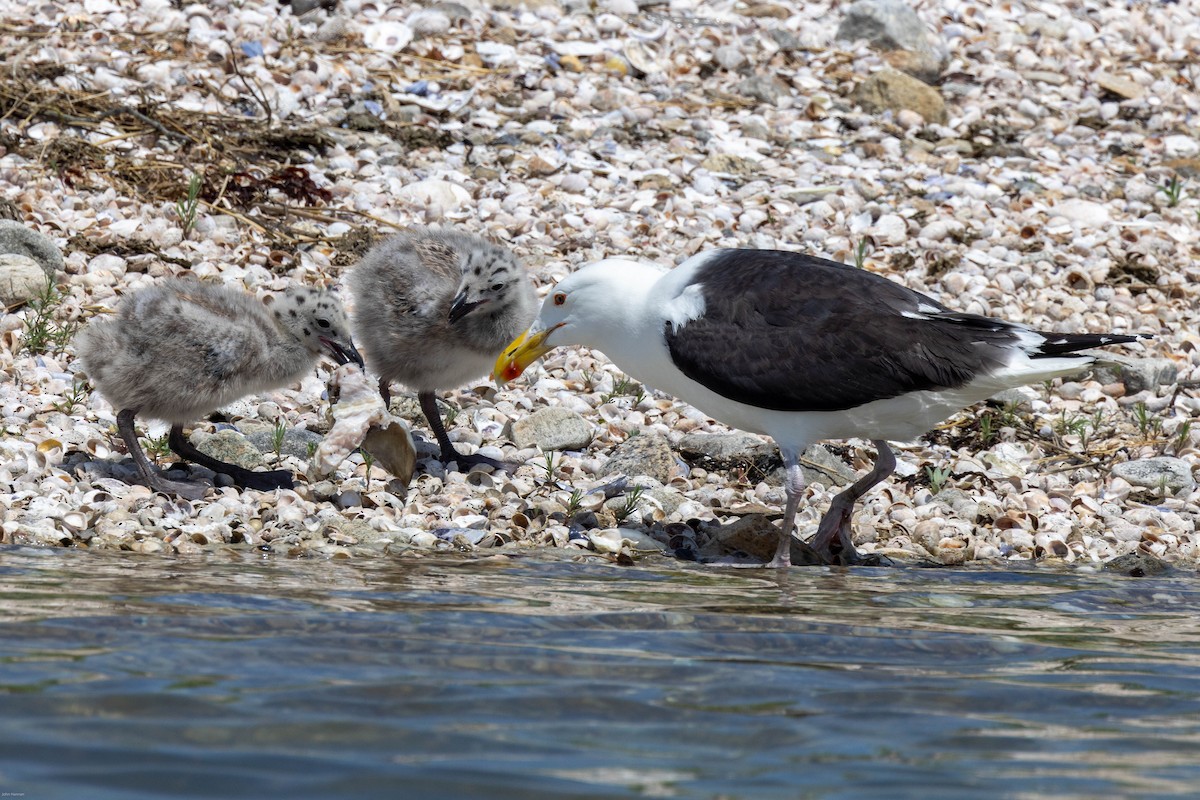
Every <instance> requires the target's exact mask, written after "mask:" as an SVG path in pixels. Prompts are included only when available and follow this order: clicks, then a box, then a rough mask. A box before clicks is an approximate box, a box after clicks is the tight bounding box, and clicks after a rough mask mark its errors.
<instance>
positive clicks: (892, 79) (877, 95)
mask: <svg viewBox="0 0 1200 800" xmlns="http://www.w3.org/2000/svg"><path fill="white" fill-rule="evenodd" d="M853 100H854V102H856V103H858V104H859V105H860V106H862V107H863V110H864V111H867V112H869V113H872V114H878V113H882V112H884V111H891V112H892V113H894V114H895V113H899V112H901V111H903V110H905V109H908V110H909V111H915V112H917V113H918V114H920V115H921V117H922V118H923V119H924V120H925V121H926V122H937V123H940V124H945V122H946V121H947V120H948V119H949V115H947V114H946V103H945V101H943V100H942V96H941V95H940V94H938V91H937V89H934V88H933V87H932V86H930V85H928V84H926V83H922V82H921V81H919V80H917V79H916V78H914V77H912V76H911V75H905V74H904V73H902V72H896V71H894V70H890V69H889V70H883V71H881V72H876V73H875V74H874V75H872V76H871V77H869V78H867V79H866V80H865V81H863V82H862V83H860V84H859V85H858V88H857V89H855V90H854V95H853Z"/></svg>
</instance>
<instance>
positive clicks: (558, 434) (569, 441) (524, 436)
mask: <svg viewBox="0 0 1200 800" xmlns="http://www.w3.org/2000/svg"><path fill="white" fill-rule="evenodd" d="M594 430H595V426H593V425H592V423H590V422H588V421H587V420H586V419H584V418H583V417H582V416H581V415H580V414H578V413H576V412H574V411H570V410H568V409H565V408H558V407H556V406H551V407H549V408H541V409H538V410H537V411H534V412H533V413H532V414H528V415H526V416H523V417H521V418H520V419H518V420H516V421H515V422H513V423H512V440H513V444H515V445H516V446H517V447H519V448H522V449H524V448H526V447H538V448H541V449H542V450H582V449H584V448H585V447H587V446H588V444H589V443H590V442H591V441H592V437H593V435H594Z"/></svg>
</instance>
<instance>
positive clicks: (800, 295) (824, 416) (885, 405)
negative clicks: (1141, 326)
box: [493, 250, 1143, 566]
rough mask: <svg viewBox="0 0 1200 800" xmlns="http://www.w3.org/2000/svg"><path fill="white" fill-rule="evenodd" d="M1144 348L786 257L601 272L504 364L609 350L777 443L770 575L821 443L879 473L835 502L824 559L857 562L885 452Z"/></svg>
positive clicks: (567, 283)
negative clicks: (862, 454) (966, 307)
mask: <svg viewBox="0 0 1200 800" xmlns="http://www.w3.org/2000/svg"><path fill="white" fill-rule="evenodd" d="M1138 338H1143V337H1139V336H1135V335H1122V334H1093V333H1077V334H1060V333H1045V332H1039V331H1035V330H1032V329H1030V328H1028V327H1026V326H1024V325H1021V324H1018V323H1013V322H1005V321H1003V320H998V319H991V318H988V317H982V316H978V315H975V314H964V313H960V312H956V311H952V310H951V309H949V308H947V307H946V306H944V305H942V304H941V303H939V302H937V301H936V300H933V299H931V298H929V297H926V296H925V295H923V294H919V293H918V292H915V291H912V290H911V289H907V288H905V287H904V286H901V285H900V284H898V283H895V282H893V281H890V280H887V279H886V278H883V277H880V276H878V275H875V274H873V273H871V272H868V271H866V270H862V269H856V268H854V267H850V266H847V265H845V264H839V263H836V262H833V261H827V260H825V259H821V258H815V257H813V256H808V255H804V254H799V253H790V252H783V251H775V250H711V251H707V252H703V253H700V254H698V255H696V256H694V257H692V258H690V259H688V260H687V261H685V262H684V263H683V264H681V265H680V266H679V267H678V268H676V269H673V270H666V269H664V268H662V267H659V266H656V265H651V264H646V263H638V262H635V261H630V260H625V259H609V260H606V261H600V262H598V263H595V264H591V265H589V266H586V267H584V268H582V269H580V270H579V271H578V272H576V273H574V274H572V275H569V276H568V277H566V278H564V279H563V280H562V281H561V282H559V283H558V285H557V286H555V287H554V288H553V289H552V290H551V292H550V293H549V295H548V296H547V297H546V300H545V302H544V304H543V305H542V309H541V312H540V313H539V315H538V317H537V319H536V320H535V321H534V323H533V325H532V326H531V327H530V328H529V330H528V331H527V332H526V333H525V334H523V335H522V336H521V337H520V338H518V339H517V340H516V341H514V342H513V343H512V344H511V345H510V346H509V347H508V348H507V349H506V350H505V351H504V353H503V354H502V355H501V357H500V359H499V360H498V361H497V362H496V365H495V369H494V373H493V374H494V377H495V378H496V380H497V381H498V382H501V383H503V382H505V381H510V380H512V379H513V378H515V377H516V376H518V375H520V374H521V372H522V371H523V370H524V369H525V368H526V367H527V366H528V365H529V364H530V363H532V362H533V361H534V360H535V359H537V358H538V357H540V356H541V355H542V354H544V353H546V352H547V351H548V350H550V349H552V348H554V347H558V346H560V345H568V344H572V345H582V346H586V347H590V348H593V349H596V350H600V351H602V352H603V353H604V354H605V355H606V356H608V357H609V358H610V359H612V361H613V363H615V364H616V365H617V366H618V367H620V368H621V369H622V370H624V371H625V372H626V373H628V374H629V375H630V376H632V377H634V378H636V379H638V380H640V381H642V382H644V383H645V384H646V385H648V386H652V387H654V388H657V389H660V390H662V391H664V392H668V393H670V394H673V395H675V396H677V397H679V398H680V399H681V400H684V401H686V402H688V403H690V404H692V405H693V406H695V407H696V408H698V409H700V410H701V411H703V412H704V413H706V414H710V415H712V416H713V417H714V418H715V419H717V420H720V421H721V422H724V423H725V424H727V425H731V426H733V427H736V428H741V429H743V430H747V431H753V432H755V433H761V434H766V435H768V436H770V437H771V438H773V439H774V440H775V441H776V443H778V445H779V448H780V451H781V453H782V455H783V460H784V464H785V466H786V471H787V482H786V487H785V488H786V492H787V505H786V507H785V509H784V512H783V522H782V528H781V531H780V538H779V546H778V549H777V550H776V553H775V557H774V559H773V560H772V562H771V563H772V564H773V565H776V566H786V565H787V564H788V563H789V550H790V548H789V542H790V536H791V530H792V527H793V523H794V520H795V515H796V509H797V506H798V505H799V502H800V498H801V494H802V491H803V488H804V478H803V475H802V474H801V471H800V455H801V454H802V453H803V452H804V450H805V448H806V447H807V446H808V445H810V444H812V443H814V442H816V441H819V440H822V439H846V438H851V437H859V438H865V439H870V440H872V442H873V443H874V444H875V446H876V447H877V448H878V451H879V455H878V458H877V459H876V462H875V466H874V468H873V469H872V470H871V471H870V473H869V474H867V475H866V476H864V477H863V478H862V479H860V480H859V481H858V482H857V483H855V484H854V485H853V486H851V487H850V488H848V489H846V490H845V491H843V492H842V493H840V494H838V495H837V496H836V497H835V498H834V500H833V502H832V505H831V506H830V509H829V511H828V513H827V514H826V515H825V516H824V517H823V518H822V520H821V523H820V526H819V527H818V531H817V534H816V536H815V537H814V538H813V540H812V542H811V544H812V546H813V548H814V549H815V550H816V551H817V552H818V553H819V554H820V555H821V557H822V558H824V559H826V560H827V561H828V562H830V563H853V562H854V561H855V560H856V559H857V554H856V553H855V550H854V545H853V543H852V541H851V538H850V515H851V511H852V510H853V507H854V503H855V501H857V500H858V498H860V497H861V496H862V495H863V494H864V493H866V491H867V490H868V489H870V488H871V487H872V486H874V485H875V484H877V483H879V482H880V481H882V480H883V479H884V478H886V477H887V476H888V475H890V474H891V472H892V470H893V469H894V468H895V463H896V462H895V456H894V455H893V454H892V451H891V449H890V448H889V447H888V445H887V441H886V440H889V439H890V440H898V441H908V440H911V439H913V438H916V437H917V436H920V435H921V434H923V433H925V432H926V431H928V430H929V429H930V428H931V427H933V426H934V425H935V424H937V423H938V422H940V421H941V420H943V419H945V418H946V417H948V416H950V415H951V414H953V413H954V412H956V411H958V410H959V409H961V408H963V407H965V406H969V405H971V404H972V403H976V402H978V401H980V400H983V399H985V398H988V397H991V396H992V395H994V394H996V393H997V392H999V391H1001V390H1003V389H1007V388H1011V387H1014V386H1020V385H1023V384H1027V383H1034V382H1038V381H1044V380H1047V379H1050V378H1054V377H1057V376H1061V375H1067V374H1070V373H1074V372H1078V371H1080V370H1081V369H1083V368H1084V367H1086V366H1087V365H1088V364H1090V363H1091V362H1092V357H1091V356H1088V355H1080V354H1076V351H1079V350H1086V349H1088V348H1093V347H1099V346H1102V345H1109V344H1122V343H1126V342H1132V341H1135V340H1136V339H1138Z"/></svg>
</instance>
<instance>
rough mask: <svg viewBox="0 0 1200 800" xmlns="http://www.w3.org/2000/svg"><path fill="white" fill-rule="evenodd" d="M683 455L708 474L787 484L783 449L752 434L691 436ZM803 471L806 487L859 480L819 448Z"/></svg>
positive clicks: (807, 454) (681, 451)
mask: <svg viewBox="0 0 1200 800" xmlns="http://www.w3.org/2000/svg"><path fill="white" fill-rule="evenodd" d="M678 449H679V454H680V455H681V456H683V459H684V460H685V461H687V462H688V463H689V464H692V465H693V466H697V467H703V468H704V469H707V470H710V471H711V470H720V471H726V470H731V469H740V470H745V471H746V476H747V478H749V479H750V480H753V481H759V480H767V481H768V482H770V483H779V482H781V481H782V480H783V469H782V468H783V459H782V458H781V457H780V455H779V448H777V447H776V446H775V445H774V444H772V443H770V442H766V441H763V440H762V439H759V438H758V437H757V436H753V435H751V434H749V433H742V432H736V433H689V434H687V435H686V436H684V437H683V438H681V439H680V440H679V445H678ZM800 471H801V472H803V473H804V482H805V483H821V484H822V485H824V486H845V485H847V484H849V483H852V482H853V481H854V479H855V477H856V475H855V473H854V470H852V469H850V468H849V467H848V466H846V464H845V463H844V462H843V461H842V460H841V459H840V458H838V457H837V456H835V455H834V454H833V453H831V452H829V451H828V450H827V449H826V448H824V447H823V446H821V445H819V444H814V445H812V446H811V447H809V448H808V449H807V450H805V451H804V457H803V462H802V463H801V465H800Z"/></svg>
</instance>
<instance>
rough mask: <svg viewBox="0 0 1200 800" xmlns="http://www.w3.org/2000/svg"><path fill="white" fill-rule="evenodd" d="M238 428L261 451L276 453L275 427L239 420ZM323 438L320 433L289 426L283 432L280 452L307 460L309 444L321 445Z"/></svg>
mask: <svg viewBox="0 0 1200 800" xmlns="http://www.w3.org/2000/svg"><path fill="white" fill-rule="evenodd" d="M238 428H239V429H240V430H241V432H242V435H243V436H245V437H246V441H248V442H250V444H252V445H254V446H255V447H256V448H258V451H259V452H260V453H271V454H274V453H275V428H274V427H272V426H271V425H263V424H261V423H257V422H239V423H238ZM321 439H322V436H321V434H319V433H314V432H312V431H306V430H303V429H301V428H287V429H286V430H285V431H284V433H283V445H282V447H280V449H279V452H280V453H282V454H283V455H285V456H295V457H296V458H300V459H304V460H307V459H308V457H309V451H308V446H309V445H310V444H311V445H313V446H314V447H315V446H317V445H319V444H320V443H321Z"/></svg>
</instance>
